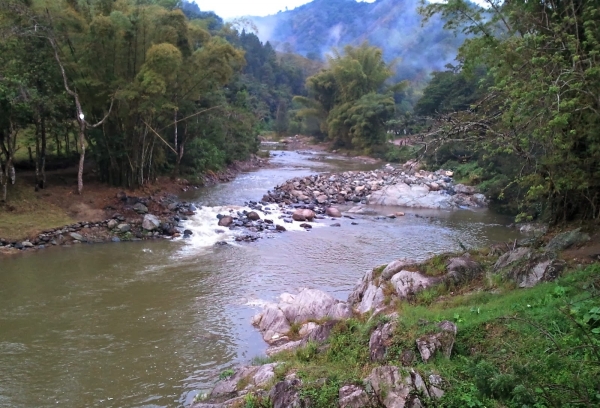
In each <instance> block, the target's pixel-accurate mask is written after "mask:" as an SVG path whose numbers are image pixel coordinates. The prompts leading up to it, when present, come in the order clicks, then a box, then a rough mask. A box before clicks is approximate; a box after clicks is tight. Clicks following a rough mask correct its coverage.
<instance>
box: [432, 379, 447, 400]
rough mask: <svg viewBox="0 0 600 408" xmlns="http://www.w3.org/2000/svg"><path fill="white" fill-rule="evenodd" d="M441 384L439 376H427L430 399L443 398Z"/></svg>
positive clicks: (442, 382) (441, 380) (442, 381)
mask: <svg viewBox="0 0 600 408" xmlns="http://www.w3.org/2000/svg"><path fill="white" fill-rule="evenodd" d="M443 384H444V380H443V379H442V377H440V376H439V375H437V374H431V375H430V376H429V396H430V397H431V398H432V399H440V398H442V397H443V396H444V390H443V389H442V387H443Z"/></svg>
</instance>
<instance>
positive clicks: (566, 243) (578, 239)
mask: <svg viewBox="0 0 600 408" xmlns="http://www.w3.org/2000/svg"><path fill="white" fill-rule="evenodd" d="M589 240H590V236H589V235H588V234H586V233H584V232H581V228H577V229H576V230H573V231H568V232H563V233H562V234H558V235H557V236H555V237H554V238H552V239H551V240H550V242H548V245H546V247H545V250H546V251H562V250H565V249H568V248H570V247H572V246H573V245H578V244H583V243H584V242H587V241H589Z"/></svg>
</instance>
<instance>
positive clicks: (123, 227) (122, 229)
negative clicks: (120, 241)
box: [117, 224, 131, 233]
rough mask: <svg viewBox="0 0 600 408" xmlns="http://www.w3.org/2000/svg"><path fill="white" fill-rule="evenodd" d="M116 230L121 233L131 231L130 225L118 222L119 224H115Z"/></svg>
mask: <svg viewBox="0 0 600 408" xmlns="http://www.w3.org/2000/svg"><path fill="white" fill-rule="evenodd" d="M117 230H118V231H119V232H121V233H125V232H129V231H131V225H129V224H119V225H117Z"/></svg>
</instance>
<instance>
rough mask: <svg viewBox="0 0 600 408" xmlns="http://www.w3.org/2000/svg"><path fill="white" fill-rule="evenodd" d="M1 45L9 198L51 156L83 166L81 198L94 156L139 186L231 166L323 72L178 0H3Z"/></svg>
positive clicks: (41, 173) (122, 181)
mask: <svg viewBox="0 0 600 408" xmlns="http://www.w3.org/2000/svg"><path fill="white" fill-rule="evenodd" d="M182 9H183V11H182ZM0 38H1V39H2V41H1V42H0V66H1V67H2V68H0V110H1V111H2V115H1V116H0V170H1V171H0V174H1V176H0V185H1V186H2V191H1V194H0V200H5V199H6V195H7V190H8V186H9V185H12V184H14V182H15V179H16V177H18V174H19V171H20V169H22V168H30V169H32V170H33V169H34V170H35V173H36V180H35V188H36V190H37V189H44V188H45V187H46V184H47V182H46V176H45V169H46V164H47V163H48V162H49V161H51V160H54V161H59V162H61V163H65V164H68V165H73V164H77V163H78V162H79V165H80V174H79V186H78V188H79V191H80V192H81V190H82V188H83V177H82V172H83V167H84V164H85V160H86V159H88V161H89V162H91V163H93V165H94V167H95V170H96V172H97V174H98V176H99V177H100V179H101V180H103V181H104V182H106V183H109V184H111V185H116V186H125V187H130V188H136V187H140V186H143V185H146V184H148V183H149V182H152V181H154V180H155V179H156V178H157V177H158V176H159V175H161V174H174V175H178V174H198V173H203V172H208V171H215V170H219V169H222V168H224V167H225V166H226V165H228V164H230V163H232V162H234V161H237V160H244V159H246V158H248V157H249V156H250V155H251V154H254V153H256V151H257V149H258V139H257V135H258V134H259V132H260V131H261V130H271V129H275V130H278V129H279V130H281V129H284V128H285V129H287V125H288V121H287V117H288V109H289V107H290V106H291V99H292V96H293V95H301V94H303V92H304V81H305V78H306V77H307V76H308V75H310V74H312V73H314V72H315V71H316V67H315V65H314V63H313V62H311V61H308V60H306V59H304V58H301V57H299V56H289V55H281V54H280V55H278V54H277V53H276V52H275V51H274V49H273V48H272V47H271V46H270V44H269V43H266V44H263V43H261V42H260V41H259V40H258V37H256V35H254V34H249V33H246V32H245V31H244V30H243V27H242V25H240V24H235V23H233V24H224V23H223V22H222V20H221V19H220V18H218V17H217V16H215V15H214V13H203V12H200V10H199V9H198V8H197V6H195V7H194V5H192V4H191V3H187V2H180V1H176V0H144V1H137V0H136V1H134V0H124V1H118V2H112V1H104V0H91V1H76V0H61V1H46V0H1V1H0ZM304 61H307V62H306V63H305V64H304V63H303V62H304ZM86 153H87V157H86ZM73 156H75V160H73ZM90 158H91V159H92V160H91V161H90V160H89V159H90ZM32 187H33V186H32Z"/></svg>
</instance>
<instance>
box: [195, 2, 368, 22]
mask: <svg viewBox="0 0 600 408" xmlns="http://www.w3.org/2000/svg"><path fill="white" fill-rule="evenodd" d="M195 1H196V3H198V5H199V6H200V10H202V11H214V12H215V13H217V15H219V16H221V17H223V18H225V19H228V18H233V17H239V16H266V15H269V14H275V13H277V12H279V11H280V10H281V11H285V8H286V7H287V8H289V9H290V10H291V9H293V8H296V7H298V6H301V5H303V4H306V3H309V2H310V1H311V0H195ZM363 1H367V2H369V3H372V2H373V0H363Z"/></svg>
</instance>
